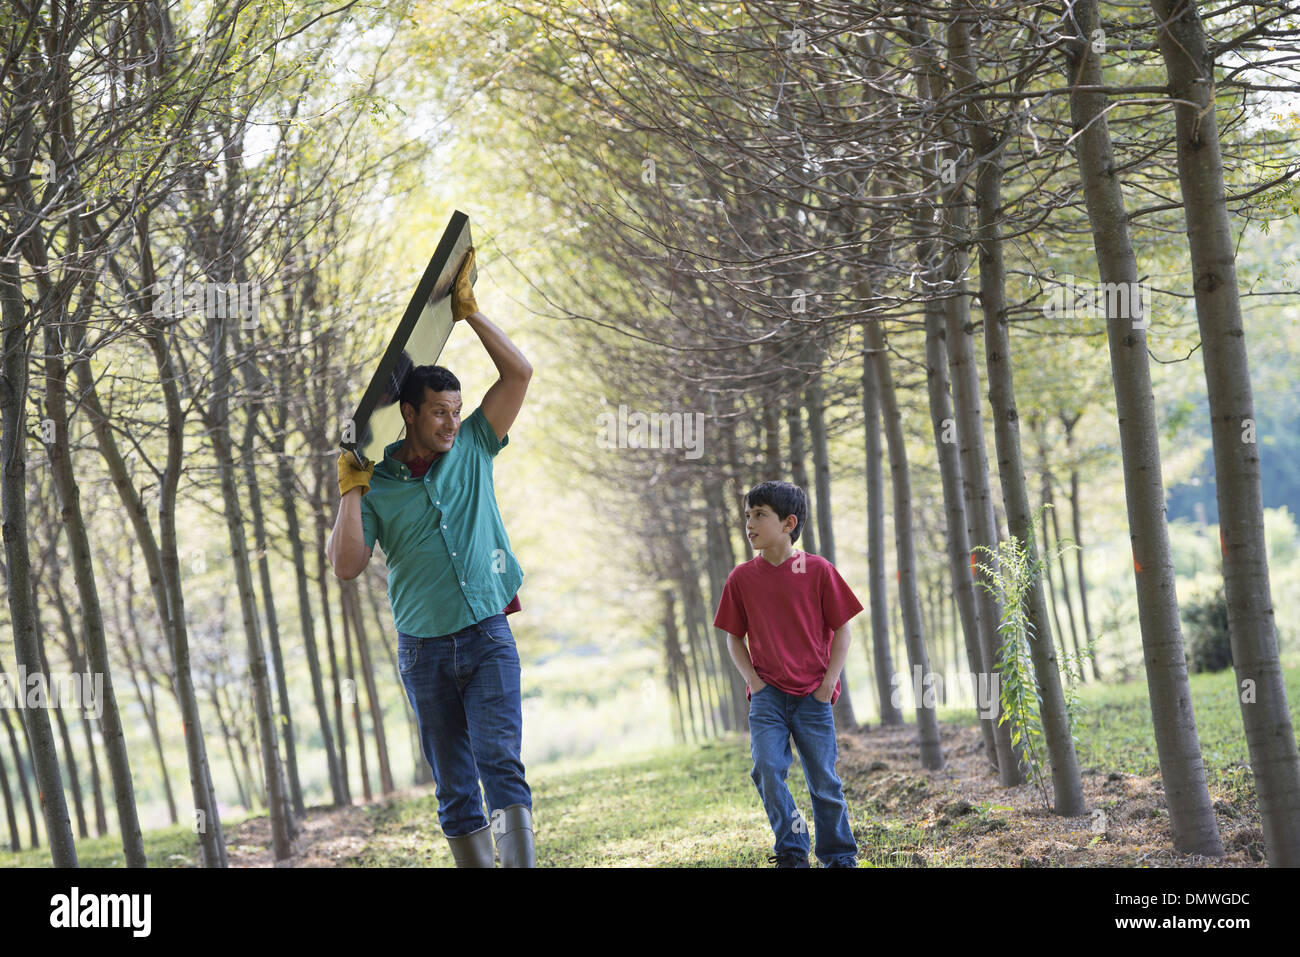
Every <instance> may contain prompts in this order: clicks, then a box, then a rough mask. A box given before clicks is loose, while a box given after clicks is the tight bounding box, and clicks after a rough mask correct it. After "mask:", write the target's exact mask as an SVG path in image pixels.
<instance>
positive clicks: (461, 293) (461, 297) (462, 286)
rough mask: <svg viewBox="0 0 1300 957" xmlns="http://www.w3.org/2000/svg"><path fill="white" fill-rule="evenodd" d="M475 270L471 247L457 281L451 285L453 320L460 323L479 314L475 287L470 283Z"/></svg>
mask: <svg viewBox="0 0 1300 957" xmlns="http://www.w3.org/2000/svg"><path fill="white" fill-rule="evenodd" d="M473 268H474V247H473V246H470V247H469V255H467V256H466V257H465V262H464V264H463V265H462V266H461V267H460V272H458V273H456V281H455V282H454V283H452V284H451V320H452V322H460V321H461V320H462V319H464V318H465V317H466V316H468V315H470V313H474V312H478V303H477V302H475V301H474V286H473V285H471V283H470V281H469V274H470V271H471V270H472V269H473Z"/></svg>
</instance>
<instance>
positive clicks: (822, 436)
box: [804, 378, 858, 730]
mask: <svg viewBox="0 0 1300 957" xmlns="http://www.w3.org/2000/svg"><path fill="white" fill-rule="evenodd" d="M804 402H805V404H806V406H807V409H808V432H809V435H810V437H811V439H812V453H813V474H814V482H815V483H816V485H817V535H818V538H819V540H820V541H821V546H822V551H821V555H822V557H823V558H825V559H826V560H827V561H828V562H830V563H831V564H832V565H834V564H835V532H834V526H833V524H832V515H833V513H832V511H831V460H830V452H829V450H828V448H827V443H826V414H825V406H826V398H825V394H824V393H823V391H822V383H821V379H820V378H814V379H813V380H812V381H811V382H809V383H808V385H807V387H806V388H805V389H804ZM834 712H835V724H836V726H837V727H840V728H845V729H849V730H852V729H854V728H857V726H858V720H857V718H856V717H855V716H854V714H853V698H852V696H851V695H850V694H849V671H848V668H847V667H846V668H845V669H844V670H843V671H842V672H840V696H839V697H838V698H836V699H835V708H834Z"/></svg>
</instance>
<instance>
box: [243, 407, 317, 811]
mask: <svg viewBox="0 0 1300 957" xmlns="http://www.w3.org/2000/svg"><path fill="white" fill-rule="evenodd" d="M259 411H260V409H259V407H258V406H255V405H254V406H251V407H250V408H249V409H248V418H247V420H246V421H245V423H244V443H243V448H244V450H243V456H244V462H243V465H244V484H245V486H246V487H247V488H248V508H249V512H250V513H251V517H252V520H253V542H254V545H255V546H256V548H257V573H258V581H259V583H260V585H261V589H262V607H263V608H264V609H265V612H266V637H267V642H268V643H269V644H270V646H271V671H272V673H273V674H274V675H275V696H276V701H277V702H278V703H279V710H278V712H276V713H274V714H273V715H272V721H273V722H274V723H275V725H276V727H277V728H279V729H283V730H284V758H285V759H284V764H285V767H284V770H285V771H286V772H287V773H288V776H289V780H288V784H289V794H288V800H289V801H290V804H291V807H292V813H290V814H288V815H286V816H285V822H286V824H287V826H288V829H289V834H290V837H292V836H293V835H294V834H295V833H296V832H297V830H298V827H297V824H296V822H295V820H294V815H298V816H302V815H304V814H306V813H307V809H306V808H305V807H304V806H303V803H302V783H301V782H300V781H299V780H298V750H297V747H296V745H295V742H294V734H293V707H292V705H291V703H290V701H289V685H288V682H287V681H286V680H285V676H284V656H283V654H281V651H280V619H279V616H278V615H277V614H276V611H275V589H274V587H273V586H272V584H271V560H270V545H269V544H268V543H267V540H266V521H265V519H264V518H263V515H262V489H261V485H260V484H259V483H258V480H257V473H258V469H257V458H256V454H257V450H256V443H255V442H254V438H255V437H256V434H257V415H258V413H259Z"/></svg>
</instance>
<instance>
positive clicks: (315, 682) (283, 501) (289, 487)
mask: <svg viewBox="0 0 1300 957" xmlns="http://www.w3.org/2000/svg"><path fill="white" fill-rule="evenodd" d="M283 426H284V416H283V406H281V416H280V422H279V423H277V429H276V441H275V443H274V445H273V451H274V452H275V462H276V475H277V478H278V484H279V487H280V507H281V510H282V511H283V512H284V516H285V532H286V535H287V536H288V539H289V549H290V553H291V554H292V556H293V573H294V580H295V581H296V583H297V585H298V621H299V624H300V625H301V627H302V643H303V647H304V649H305V650H306V652H307V670H308V671H309V672H310V673H311V693H312V701H313V702H314V703H315V705H316V720H317V723H318V724H319V725H320V734H321V743H322V746H323V747H324V748H325V763H326V767H327V768H328V771H329V779H330V795H331V797H332V799H333V804H334V806H335V807H341V806H342V805H344V804H347V803H348V802H347V793H346V790H345V789H344V787H343V774H342V771H341V770H340V768H339V757H338V752H337V751H336V750H335V747H334V732H333V730H332V729H331V728H330V718H329V705H328V704H327V703H326V701H325V684H324V681H323V680H322V677H321V668H320V658H319V656H318V655H317V650H316V622H315V619H314V618H313V617H312V613H311V593H310V590H309V588H308V581H307V556H306V554H305V553H304V549H303V545H302V531H301V528H300V527H299V524H298V501H297V497H296V496H295V495H294V477H293V473H292V471H291V470H290V468H289V458H288V456H287V455H286V454H285V448H284V432H283ZM416 767H417V769H418V768H419V767H420V764H417V765H416ZM417 773H418V770H417Z"/></svg>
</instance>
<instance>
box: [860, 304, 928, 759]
mask: <svg viewBox="0 0 1300 957" xmlns="http://www.w3.org/2000/svg"><path fill="white" fill-rule="evenodd" d="M860 298H862V299H866V298H867V297H866V296H864V295H860ZM866 338H867V342H866V345H867V350H868V352H869V353H870V355H871V358H872V361H873V362H874V363H875V373H876V382H877V383H878V385H879V388H880V408H881V413H882V415H883V417H884V428H885V438H886V441H887V444H888V445H889V471H890V475H891V476H892V478H893V487H894V543H895V548H896V551H897V552H898V599H899V607H900V609H901V611H902V615H903V632H904V636H905V639H906V643H907V658H908V664H909V665H910V666H911V671H912V675H911V676H910V677H912V678H913V679H915V677H916V676H917V674H918V673H919V675H920V686H921V688H922V694H921V695H920V697H919V699H918V700H917V702H916V728H917V734H918V736H919V738H920V746H921V748H920V750H921V766H922V767H924V768H927V769H929V770H932V771H937V770H939V769H940V768H942V767H943V766H944V757H943V747H942V745H941V744H940V743H939V721H938V717H937V715H936V714H935V709H934V706H933V704H931V705H930V706H928V707H927V705H926V703H925V698H926V697H927V692H926V690H925V689H926V688H927V686H929V687H932V685H928V682H930V681H931V680H932V679H931V678H930V659H929V656H928V655H927V653H926V649H925V636H924V634H923V633H922V630H921V602H920V598H919V597H918V595H917V581H916V548H915V545H914V544H913V540H912V480H911V476H910V474H909V472H908V465H907V448H906V442H907V438H906V436H905V435H904V434H903V420H902V415H901V413H900V412H899V409H898V399H897V397H896V396H895V394H894V378H893V373H892V372H891V371H890V368H889V353H888V352H887V351H886V348H885V332H884V329H882V328H881V325H880V320H875V321H873V322H869V323H867V325H866ZM917 669H920V671H919V672H918V671H917ZM914 686H915V683H914Z"/></svg>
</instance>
